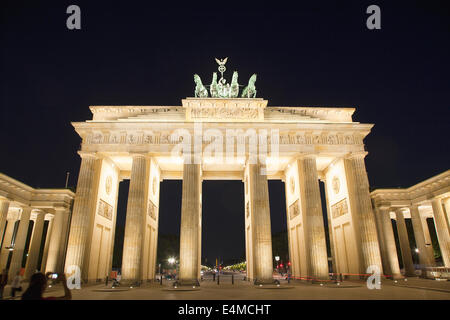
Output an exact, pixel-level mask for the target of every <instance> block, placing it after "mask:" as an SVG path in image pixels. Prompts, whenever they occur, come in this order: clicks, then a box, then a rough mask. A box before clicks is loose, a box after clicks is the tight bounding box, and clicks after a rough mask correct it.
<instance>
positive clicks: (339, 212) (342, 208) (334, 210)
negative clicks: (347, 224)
mask: <svg viewBox="0 0 450 320" xmlns="http://www.w3.org/2000/svg"><path fill="white" fill-rule="evenodd" d="M347 213H348V205H347V198H345V199H343V200H341V201H339V202H337V203H335V204H333V205H332V206H331V214H332V217H333V219H335V218H338V217H340V216H343V215H344V214H347Z"/></svg>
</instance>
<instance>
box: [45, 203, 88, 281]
mask: <svg viewBox="0 0 450 320" xmlns="http://www.w3.org/2000/svg"><path fill="white" fill-rule="evenodd" d="M66 215H68V213H67V212H66V209H64V208H61V209H56V210H55V217H54V218H53V226H52V230H51V234H50V237H49V238H50V243H49V246H48V255H47V264H46V267H45V272H56V273H59V272H61V271H62V269H63V268H62V267H63V266H62V262H63V259H64V257H63V256H62V255H61V247H62V244H63V242H64V237H65V236H66V234H65V233H64V220H65V216H66ZM47 237H48V236H47ZM66 265H67V266H69V265H70V264H66ZM80 269H81V268H80Z"/></svg>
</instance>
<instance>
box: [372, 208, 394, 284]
mask: <svg viewBox="0 0 450 320" xmlns="http://www.w3.org/2000/svg"><path fill="white" fill-rule="evenodd" d="M386 212H387V214H389V211H388V210H387V209H386V208H383V209H382V208H379V207H376V208H375V210H374V213H375V222H376V224H377V235H378V243H379V245H380V254H381V262H382V264H383V272H384V274H386V275H390V274H392V271H391V265H390V263H389V257H388V249H387V245H386V241H385V236H384V230H383V217H382V216H383V215H385V214H386Z"/></svg>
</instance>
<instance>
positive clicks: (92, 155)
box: [78, 151, 100, 160]
mask: <svg viewBox="0 0 450 320" xmlns="http://www.w3.org/2000/svg"><path fill="white" fill-rule="evenodd" d="M78 154H79V155H80V158H81V159H94V160H97V159H100V157H99V155H98V154H97V152H87V151H78Z"/></svg>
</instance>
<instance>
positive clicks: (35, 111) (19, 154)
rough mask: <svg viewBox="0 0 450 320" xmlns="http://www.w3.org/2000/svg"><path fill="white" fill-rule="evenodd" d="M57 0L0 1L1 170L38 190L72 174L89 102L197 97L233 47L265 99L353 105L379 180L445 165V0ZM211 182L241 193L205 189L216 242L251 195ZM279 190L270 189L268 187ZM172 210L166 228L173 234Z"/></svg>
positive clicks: (233, 66) (374, 180)
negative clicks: (197, 81)
mask: <svg viewBox="0 0 450 320" xmlns="http://www.w3.org/2000/svg"><path fill="white" fill-rule="evenodd" d="M55 3H56V4H53V3H52V2H50V1H39V2H37V1H34V2H25V1H2V4H1V6H2V10H1V11H2V18H1V46H0V48H1V49H0V50H1V53H2V56H1V71H0V74H1V89H2V91H1V113H0V119H1V122H0V124H1V127H0V130H1V131H0V132H1V137H2V147H1V150H2V151H1V156H0V171H1V172H3V173H5V174H7V175H9V176H12V177H14V178H16V179H18V180H20V181H23V182H24V183H27V184H29V185H31V186H33V187H49V188H53V187H63V186H64V183H65V173H66V171H70V172H71V173H72V175H71V179H70V185H76V179H77V175H78V170H79V164H80V159H79V157H78V156H77V154H76V151H77V150H78V148H79V146H80V139H79V137H78V135H77V134H76V133H75V131H74V130H73V128H72V126H71V125H70V122H71V121H84V120H87V119H90V118H91V113H90V111H89V109H88V106H89V105H96V104H102V105H121V104H126V105H159V104H162V105H179V104H180V100H181V99H182V98H184V97H187V96H192V95H193V88H194V84H193V81H192V75H193V74H194V73H198V74H199V75H200V76H202V77H205V79H209V77H210V75H211V73H212V72H213V71H215V70H216V63H215V61H214V57H229V60H228V63H227V67H228V70H238V71H239V74H240V78H241V77H242V79H248V77H249V76H250V75H251V74H252V73H255V72H256V73H258V80H257V83H256V84H257V88H258V95H259V96H260V97H263V98H265V99H268V100H269V105H272V106H275V105H278V106H283V105H285V106H292V105H298V106H350V107H356V108H357V109H356V112H355V114H354V120H355V121H360V122H364V123H374V124H375V127H374V129H373V131H372V133H371V134H370V135H369V136H368V138H367V139H366V141H365V142H366V145H367V150H368V151H369V155H368V156H367V158H366V159H367V160H366V164H367V170H368V174H369V181H370V183H371V186H373V187H395V186H403V187H407V186H410V185H412V184H415V183H417V182H419V181H421V180H423V179H426V178H428V177H431V176H433V175H435V174H438V173H440V172H442V171H444V170H446V169H448V168H449V166H448V164H449V163H450V161H449V160H450V159H449V158H450V157H449V153H450V151H449V150H450V148H449V143H448V141H449V134H448V127H449V126H448V118H449V117H448V116H449V101H450V96H449V91H450V90H449V88H450V86H449V84H450V81H449V75H450V63H449V57H450V44H449V42H450V41H449V40H448V39H450V11H449V7H448V5H447V6H445V1H370V2H367V1H314V2H313V1H311V3H309V2H302V1H295V2H272V4H271V5H270V6H267V5H266V4H263V3H262V2H260V3H259V4H252V5H250V4H248V3H247V2H246V3H244V2H241V3H237V4H233V3H232V2H223V1H222V2H220V4H221V7H220V8H219V7H214V5H213V4H214V3H215V2H212V1H210V2H186V4H185V6H186V7H180V6H181V4H179V3H177V2H164V3H162V2H158V4H154V2H153V1H145V2H144V1H142V2H135V1H121V2H120V3H115V2H112V1H58V2H55ZM70 4H77V5H79V6H80V8H81V14H82V29H81V30H79V31H69V30H68V29H67V28H66V18H67V16H68V15H67V14H66V8H67V6H69V5H70ZM370 4H377V5H379V6H380V7H381V15H382V22H381V23H382V29H381V30H375V31H370V30H368V29H367V28H366V19H367V17H368V15H367V14H366V13H365V12H366V8H367V6H368V5H370ZM164 184H165V185H164V186H163V190H166V189H167V190H168V191H169V190H172V191H176V190H179V191H180V192H181V184H180V183H178V185H177V183H175V182H174V183H172V184H171V183H166V182H165V183H164ZM207 185H208V186H209V187H208V188H209V191H208V192H210V193H211V194H213V193H218V194H217V195H216V197H221V196H223V195H224V194H227V193H231V194H233V195H234V196H235V198H236V201H235V202H230V203H229V207H226V208H225V207H224V206H218V205H217V204H216V203H220V201H219V200H220V199H218V201H216V202H213V201H211V203H210V204H208V202H207V201H208V200H206V204H205V208H204V215H205V220H204V222H205V224H206V223H207V221H208V220H209V221H210V222H209V223H210V225H211V227H210V228H209V229H208V230H215V231H208V232H209V234H214V235H215V236H216V237H217V238H212V240H211V243H216V242H218V240H217V239H218V238H224V237H226V236H227V235H228V236H229V235H230V232H227V231H226V228H224V227H221V226H223V225H222V224H221V223H218V221H220V222H222V223H224V222H223V221H226V219H223V218H217V219H223V220H215V219H216V218H215V216H214V215H216V216H217V217H225V216H226V215H227V212H228V211H230V210H231V211H232V212H239V211H238V210H241V206H243V201H242V203H241V200H240V199H238V198H239V192H238V191H236V190H237V189H236V185H235V184H233V183H222V184H220V183H219V185H217V186H216V185H215V184H214V183H208V184H207ZM282 192H283V191H282V184H276V183H275V185H274V186H271V194H272V195H271V197H272V198H274V197H276V196H275V195H276V194H282ZM204 194H205V192H204ZM173 197H174V198H173V199H172V198H162V199H161V201H162V204H161V209H162V211H163V212H161V214H162V215H165V217H170V216H171V215H179V212H178V210H179V209H178V203H179V201H178V199H180V198H181V194H180V195H177V196H173ZM211 197H213V196H211ZM272 198H271V200H272ZM164 201H167V202H164ZM275 201H276V200H273V202H275ZM283 201H284V200H283ZM283 201H280V203H279V205H277V206H276V208H273V211H277V212H278V211H282V210H283V209H284V205H283ZM242 212H243V211H242ZM213 214H214V215H213ZM274 214H275V215H278V216H280V215H279V214H278V213H273V212H272V216H273V215H274ZM207 217H209V218H207ZM163 220H164V221H163ZM275 220H277V221H278V219H275ZM172 221H173V219H171V218H167V219H166V218H164V219H162V220H161V229H160V230H161V231H162V232H165V231H167V232H172V231H173V230H172V229H173V225H174V224H173V222H172ZM277 221H274V223H273V224H274V228H275V229H282V228H283V223H284V224H285V221H282V220H281V218H280V220H279V221H278V222H277ZM205 224H204V228H207V227H208V226H207V225H205ZM238 224H243V217H242V221H240V222H238ZM213 225H216V227H214V228H215V229H211V228H213V227H212V226H213ZM230 227H233V226H230ZM233 228H235V229H232V230H234V231H235V232H241V231H240V229H239V228H240V227H233ZM204 230H205V229H204ZM234 231H232V232H231V234H232V233H233V232H234ZM242 232H243V230H242ZM204 233H205V231H204ZM242 234H243V233H242ZM205 237H209V236H208V234H206V233H205ZM239 243H240V242H239ZM233 245H234V244H232V246H233ZM242 245H243V243H242ZM239 246H241V244H239ZM214 250H215V249H214Z"/></svg>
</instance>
